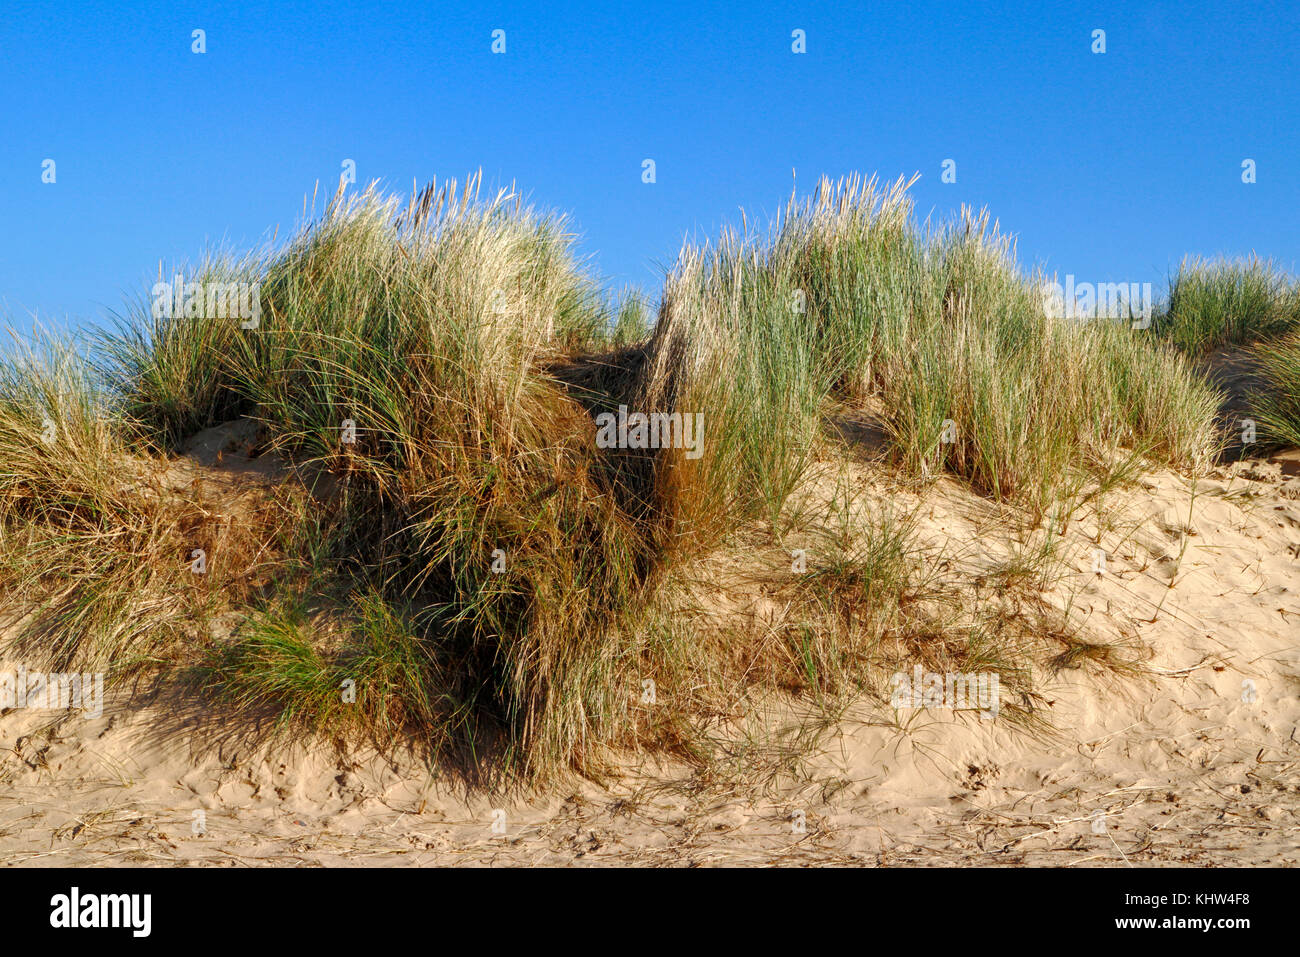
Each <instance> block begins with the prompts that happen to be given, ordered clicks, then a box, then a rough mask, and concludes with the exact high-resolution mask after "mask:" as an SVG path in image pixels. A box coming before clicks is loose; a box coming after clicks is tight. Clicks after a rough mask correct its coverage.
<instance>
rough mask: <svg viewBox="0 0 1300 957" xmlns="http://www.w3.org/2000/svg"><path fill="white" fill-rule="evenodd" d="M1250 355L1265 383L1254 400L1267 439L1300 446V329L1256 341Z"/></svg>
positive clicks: (1281, 443)
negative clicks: (1263, 388) (1272, 338)
mask: <svg viewBox="0 0 1300 957" xmlns="http://www.w3.org/2000/svg"><path fill="white" fill-rule="evenodd" d="M1253 357H1254V359H1255V361H1256V363H1257V364H1258V366H1257V367H1258V372H1259V375H1260V377H1261V378H1262V379H1263V380H1264V382H1265V385H1266V388H1265V390H1264V391H1263V392H1262V393H1261V394H1260V395H1258V396H1256V397H1255V398H1254V402H1253V404H1254V407H1255V412H1256V415H1257V416H1258V418H1259V421H1260V424H1261V425H1262V426H1263V427H1264V437H1265V439H1266V441H1270V442H1272V443H1276V444H1280V445H1290V446H1300V332H1293V333H1291V334H1290V335H1288V336H1284V337H1282V338H1279V339H1275V340H1272V341H1268V342H1261V343H1259V344H1257V345H1256V346H1255V348H1254V350H1253Z"/></svg>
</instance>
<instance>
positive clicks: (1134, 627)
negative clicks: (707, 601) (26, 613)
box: [0, 454, 1300, 867]
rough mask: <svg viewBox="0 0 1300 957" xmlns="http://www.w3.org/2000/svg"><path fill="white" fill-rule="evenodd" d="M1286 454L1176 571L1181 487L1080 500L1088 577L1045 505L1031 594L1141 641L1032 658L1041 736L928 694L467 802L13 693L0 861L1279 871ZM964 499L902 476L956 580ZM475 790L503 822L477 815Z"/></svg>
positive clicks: (966, 520) (1299, 759) (6, 734)
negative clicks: (1095, 563)
mask: <svg viewBox="0 0 1300 957" xmlns="http://www.w3.org/2000/svg"><path fill="white" fill-rule="evenodd" d="M1297 465H1300V462H1298V461H1297V459H1296V457H1295V456H1294V454H1293V455H1292V456H1290V457H1282V458H1280V459H1278V460H1275V461H1273V462H1272V463H1267V462H1262V461H1259V460H1250V461H1244V462H1240V463H1236V464H1234V465H1233V466H1231V467H1228V468H1223V469H1220V470H1217V471H1216V472H1215V473H1214V475H1213V476H1212V477H1211V478H1209V479H1206V480H1202V481H1201V482H1200V483H1199V485H1198V492H1197V497H1196V500H1195V505H1194V509H1193V511H1192V517H1191V523H1190V524H1191V527H1192V529H1193V531H1194V533H1195V534H1193V535H1190V536H1189V537H1188V538H1187V540H1186V541H1187V547H1186V551H1185V554H1184V555H1183V558H1182V561H1181V563H1179V562H1178V561H1177V556H1178V552H1179V550H1180V548H1181V546H1182V542H1183V538H1182V535H1181V532H1180V525H1181V524H1182V523H1184V522H1186V521H1187V516H1188V509H1189V501H1190V491H1189V489H1190V484H1189V480H1187V479H1185V478H1182V477H1179V476H1175V475H1172V474H1169V473H1162V474H1158V475H1153V476H1148V477H1147V479H1146V480H1145V481H1146V484H1147V486H1148V487H1139V488H1135V489H1127V490H1123V491H1121V492H1116V493H1112V494H1111V495H1110V496H1109V497H1108V498H1107V499H1106V500H1105V502H1104V514H1105V515H1106V517H1107V518H1108V519H1110V521H1111V522H1112V523H1113V525H1114V527H1113V528H1109V529H1106V530H1104V531H1103V534H1102V536H1101V543H1102V547H1104V548H1106V550H1107V552H1108V564H1107V574H1105V575H1102V576H1098V575H1096V574H1094V572H1093V569H1092V553H1093V549H1094V548H1095V547H1096V545H1095V544H1094V542H1093V541H1092V540H1091V539H1092V536H1093V535H1094V534H1095V533H1096V524H1095V519H1090V518H1089V517H1087V516H1083V517H1081V518H1080V519H1079V520H1078V521H1076V522H1075V523H1073V524H1072V526H1071V527H1070V529H1069V532H1068V535H1069V538H1068V542H1069V549H1070V555H1071V561H1072V567H1071V569H1070V573H1069V574H1068V575H1067V576H1066V579H1065V580H1064V581H1062V582H1061V583H1060V584H1058V585H1057V586H1056V587H1054V588H1053V589H1052V590H1051V592H1050V600H1051V601H1053V602H1055V603H1063V602H1065V601H1067V600H1069V599H1070V596H1071V595H1073V602H1074V606H1075V608H1076V609H1077V610H1078V613H1079V614H1078V619H1079V620H1082V621H1085V622H1086V625H1087V627H1088V628H1089V629H1091V630H1092V631H1093V632H1094V633H1095V634H1097V635H1098V636H1101V637H1103V638H1105V639H1106V640H1120V639H1123V638H1124V636H1130V638H1129V640H1130V641H1132V642H1134V643H1135V647H1139V648H1140V647H1141V646H1145V647H1146V648H1149V649H1150V652H1151V655H1150V656H1149V657H1145V660H1144V661H1143V664H1144V666H1145V668H1146V669H1148V673H1147V674H1146V675H1145V676H1144V677H1122V676H1116V675H1114V674H1107V673H1104V672H1101V671H1098V670H1096V669H1089V670H1085V669H1066V670H1063V671H1061V672H1060V674H1059V675H1057V676H1055V677H1051V676H1040V687H1039V690H1040V691H1041V693H1042V694H1043V696H1044V699H1045V700H1046V702H1048V703H1049V705H1050V706H1049V707H1048V708H1047V710H1048V712H1049V718H1050V720H1051V722H1052V723H1053V725H1054V726H1055V727H1056V728H1057V730H1058V735H1057V736H1056V737H1055V738H1050V737H1048V738H1044V737H1036V736H1031V735H1027V734H1025V733H1023V732H1020V731H1017V730H1015V729H1013V728H1011V727H1009V726H1007V725H1006V724H1005V723H1004V722H1003V721H1001V720H999V721H997V722H991V723H990V722H983V721H980V720H978V719H977V718H974V717H965V716H960V717H954V716H953V714H952V713H951V712H945V711H932V712H927V713H924V714H921V715H920V716H919V717H918V718H916V720H913V721H912V722H911V724H910V725H909V726H908V730H907V731H906V732H900V731H899V730H897V728H896V727H890V726H886V724H884V723H882V721H881V720H879V719H882V718H883V719H889V718H890V716H888V715H882V714H881V713H880V712H879V711H877V712H875V713H874V714H873V713H871V712H870V711H868V710H866V709H859V711H858V712H855V713H853V714H851V715H850V717H849V718H848V719H846V720H845V721H844V723H843V724H842V725H841V726H840V727H839V728H838V729H837V730H836V731H835V732H834V733H832V734H831V735H829V736H828V737H827V738H826V740H824V741H823V742H822V743H821V745H820V747H819V748H818V750H817V752H816V753H815V754H814V755H813V756H812V757H811V758H809V759H808V760H807V761H806V762H805V763H804V765H803V767H802V773H803V774H804V776H803V777H797V776H792V775H786V776H783V777H781V778H780V779H776V780H770V781H767V782H756V781H754V780H752V778H753V777H754V776H753V775H749V776H744V777H746V780H737V781H734V782H731V783H727V782H725V781H722V780H714V781H711V782H704V781H701V780H699V779H698V778H693V777H692V776H691V775H690V774H689V773H688V772H687V771H685V770H683V769H680V768H673V767H670V766H665V767H652V766H648V765H641V766H639V767H634V766H632V765H637V764H639V763H640V759H637V758H632V757H629V758H628V764H629V766H628V767H627V768H626V769H625V773H624V774H622V775H620V776H617V777H616V778H613V779H611V780H607V781H605V782H604V783H603V784H600V785H598V784H596V783H593V782H589V781H575V782H572V783H570V784H568V785H566V786H564V787H562V788H561V789H558V790H555V791H553V792H551V793H549V794H547V795H545V796H540V797H539V796H537V795H531V796H529V795H517V796H515V797H513V798H502V797H496V798H493V797H491V796H486V795H481V794H479V795H470V796H468V797H467V796H466V794H465V793H464V790H463V789H462V788H461V787H459V786H457V785H456V784H455V783H454V782H451V781H448V780H445V779H443V780H434V779H432V778H431V777H430V776H429V774H428V773H427V772H426V771H424V770H423V768H422V767H420V766H419V765H418V764H416V763H415V762H408V763H405V764H403V765H401V766H394V765H392V764H390V763H388V762H386V761H383V760H380V759H378V758H375V757H374V756H369V757H357V758H355V759H353V760H343V759H340V758H339V757H338V756H337V754H336V752H335V749H334V748H333V747H332V746H331V745H330V744H329V743H328V742H322V743H320V744H318V745H317V746H315V747H314V749H313V750H312V752H311V753H303V752H302V750H301V749H300V750H298V751H297V752H295V753H293V754H282V755H280V756H278V757H276V758H274V759H266V758H265V757H258V756H257V755H256V754H255V753H254V752H253V750H252V749H251V748H250V747H249V746H247V745H241V744H239V743H236V742H235V741H232V740H225V741H223V740H222V739H221V738H220V736H218V735H217V734H216V733H215V732H214V731H213V730H212V729H206V728H205V729H201V730H199V731H198V732H197V733H196V732H194V731H193V730H192V729H190V730H186V729H185V728H184V727H179V725H182V724H183V722H184V718H183V717H178V716H177V715H176V714H175V713H174V712H171V711H168V710H167V709H165V708H164V707H163V706H162V705H160V704H155V705H153V706H148V707H142V706H141V705H140V703H139V702H138V701H137V702H136V704H135V705H134V706H133V707H130V708H127V707H123V706H122V704H121V702H120V700H118V701H113V702H110V707H109V708H108V709H107V710H106V711H105V713H104V715H103V716H102V717H101V718H98V719H88V718H84V717H81V716H67V715H64V714H61V713H58V712H51V711H39V712H38V711H26V710H18V711H11V712H9V713H8V714H5V715H4V716H3V717H0V862H3V863H7V864H23V865H28V866H39V865H117V864H126V865H131V864H134V865H166V864H178V863H185V864H206V865H255V864H277V865H298V864H302V865H453V864H460V865H465V864H471V865H489V864H496V865H521V866H528V865H554V864H574V863H577V864H605V865H619V864H634V865H642V864H644V865H699V864H720V865H752V864H774V863H775V864H837V863H860V864H867V865H882V864H883V865H891V866H892V865H944V864H975V865H1057V866H1075V865H1082V866H1119V867H1123V866H1125V865H1126V864H1131V865H1152V864H1171V865H1179V864H1181V865H1249V864H1268V865H1287V864H1295V863H1296V862H1297V860H1298V859H1300V818H1298V816H1297V809H1298V808H1300V738H1298V737H1297V724H1298V723H1300V500H1298V499H1297V496H1298V495H1300V480H1298V479H1296V478H1295V477H1294V474H1295V472H1296V471H1297V470H1298V469H1297ZM864 468H865V467H864ZM860 477H861V479H862V481H864V482H869V481H870V476H869V475H868V474H867V473H865V472H864V473H863V474H862V475H861V476H860ZM987 513H988V509H987V508H986V507H985V505H984V503H981V502H980V501H978V500H976V499H974V498H973V496H970V495H969V494H967V493H964V492H962V491H960V490H959V489H957V488H956V487H955V486H954V485H953V484H951V483H947V482H944V483H940V484H939V485H937V486H935V487H933V488H932V489H931V490H930V491H929V492H928V493H926V498H925V512H924V516H925V517H924V523H923V526H922V532H923V533H924V535H925V536H926V537H927V539H928V540H931V541H933V542H934V543H935V544H936V547H937V546H939V545H942V544H943V543H944V542H958V543H961V544H962V545H963V546H964V550H963V558H962V559H961V561H962V562H963V563H964V564H965V565H966V566H967V567H966V568H965V571H966V572H967V573H970V572H971V570H972V568H974V569H977V568H978V566H979V564H980V562H992V561H994V560H995V559H996V558H997V557H998V556H999V555H1000V554H1005V548H1006V543H1005V539H1004V538H1003V537H1000V536H999V535H998V534H996V533H995V531H994V530H992V526H990V525H989V524H987V523H986V522H982V520H977V518H976V517H973V516H980V515H986V514H987ZM1175 567H1176V575H1175V577H1174V579H1173V580H1174V583H1175V584H1174V587H1173V588H1172V589H1170V588H1169V587H1168V583H1169V580H1170V575H1171V574H1173V573H1174V570H1175ZM752 598H753V607H752V608H750V609H748V610H747V613H750V614H754V615H762V614H764V613H765V612H764V610H763V602H764V599H763V597H762V596H761V594H755V595H753V596H752ZM1162 603H1163V607H1161V608H1160V610H1159V612H1158V613H1157V612H1156V609H1157V607H1158V606H1161V604H1162ZM1153 618H1154V620H1152V619H1153ZM13 665H14V663H12V662H10V663H7V664H3V665H0V668H12V667H13ZM1246 679H1249V680H1251V681H1253V682H1254V695H1253V700H1249V699H1251V697H1252V695H1251V694H1249V693H1246V694H1245V695H1243V681H1245V680H1246ZM1245 688H1246V689H1247V691H1248V689H1249V686H1245ZM1243 697H1244V698H1245V699H1248V700H1243ZM873 722H874V723H873ZM42 728H43V729H44V730H42ZM497 808H500V809H502V810H504V811H505V834H504V835H498V834H494V833H493V829H492V825H493V811H494V809H497ZM196 810H202V811H203V812H204V814H205V816H206V820H205V825H206V827H205V832H204V833H202V834H196V833H194V830H195V827H194V825H195V816H194V813H193V812H194V811H196ZM1097 812H1101V814H1102V815H1103V816H1104V820H1103V822H1102V823H1103V824H1104V826H1101V825H1100V824H1098V822H1097V819H1096V814H1097ZM800 820H802V821H803V822H804V825H805V827H804V831H803V832H802V833H801V832H800V831H799V829H798V825H799V821H800Z"/></svg>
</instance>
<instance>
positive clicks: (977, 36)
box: [0, 0, 1300, 325]
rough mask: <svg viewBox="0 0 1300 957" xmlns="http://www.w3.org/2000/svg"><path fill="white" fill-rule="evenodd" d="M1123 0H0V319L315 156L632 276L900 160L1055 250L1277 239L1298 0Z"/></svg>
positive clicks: (1027, 259) (652, 276) (108, 303)
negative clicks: (497, 38)
mask: <svg viewBox="0 0 1300 957" xmlns="http://www.w3.org/2000/svg"><path fill="white" fill-rule="evenodd" d="M1138 6H1139V7H1140V9H1134V8H1132V5H1130V4H1127V3H1115V4H1077V5H1075V4H1058V3H1050V2H1049V3H1041V4H1040V3H1025V4H1014V3H989V4H963V3H941V4H931V3H924V2H922V3H898V4H893V3H888V4H887V3H876V2H873V3H869V4H868V3H846V4H834V5H832V4H825V5H823V4H799V3H790V4H763V3H754V2H747V3H736V4H726V5H715V4H710V3H701V2H693V3H666V4H623V3H611V4H604V3H571V2H565V0H547V2H542V3H535V4H528V5H524V4H500V3H490V2H489V3H478V2H473V3H458V4H443V3H438V2H427V0H426V2H417V3H404V2H400V0H393V2H387V3H348V4H343V3H337V4H307V3H274V4H252V3H228V4H226V3H189V2H157V3H135V4H133V3H130V2H111V3H70V4H61V3H55V2H41V3H32V2H26V0H16V2H15V0H6V3H5V5H4V9H3V13H2V15H0V89H3V91H4V97H3V102H2V103H0V117H3V122H2V123H0V223H3V227H4V228H3V229H0V319H7V320H8V321H10V322H13V323H14V324H15V325H26V324H27V322H28V321H29V319H28V313H29V312H33V311H34V312H36V313H37V314H38V315H39V316H40V317H41V318H42V319H43V320H44V321H47V322H54V323H55V324H62V323H63V322H64V321H68V322H71V323H72V324H77V325H80V324H85V323H94V322H97V321H99V320H100V318H101V317H102V315H103V313H104V310H105V309H106V308H117V307H119V306H120V305H121V303H122V299H123V297H124V295H126V294H134V293H137V292H139V291H140V290H142V289H143V288H144V287H145V285H146V283H147V282H148V281H150V277H151V276H152V275H153V274H154V273H155V272H156V269H157V263H158V261H159V259H165V260H167V261H168V262H171V261H174V260H177V259H193V258H195V257H197V255H198V254H199V253H200V252H201V251H202V249H203V248H204V247H205V245H207V244H209V243H221V242H224V243H226V244H230V245H234V246H236V247H240V246H250V245H256V244H259V243H260V242H262V241H264V240H265V239H266V238H268V237H269V235H270V231H271V230H272V229H273V228H274V227H276V226H277V225H278V226H279V227H280V230H281V235H283V234H284V232H285V230H286V229H288V228H291V227H292V226H293V225H294V224H295V222H296V221H297V220H298V218H299V216H300V214H301V210H302V203H303V198H304V196H306V195H310V193H311V191H312V188H313V185H314V184H315V183H316V182H317V181H320V182H321V184H322V187H323V188H324V189H328V188H330V187H332V186H333V185H334V184H335V183H337V180H338V175H339V172H340V168H341V167H340V164H341V163H342V161H343V160H344V159H353V160H355V161H356V164H357V178H358V180H359V181H360V182H363V183H364V182H366V181H369V180H371V179H378V180H380V181H381V182H382V183H384V184H386V185H387V186H389V187H392V188H394V189H398V190H401V191H403V192H406V191H408V190H409V189H410V184H411V181H412V179H418V180H419V181H420V182H421V183H422V184H423V183H424V182H425V181H427V180H428V179H429V177H431V176H434V175H436V176H437V177H438V178H439V179H442V178H444V177H448V176H458V177H461V176H463V175H464V174H465V173H466V172H467V171H470V170H474V169H477V168H480V167H481V168H482V169H483V171H484V178H485V180H486V181H488V182H489V183H491V182H506V183H508V182H510V181H515V182H516V183H517V184H518V185H519V187H520V188H521V189H522V190H523V191H524V192H526V193H527V194H528V195H529V197H530V198H531V199H532V200H533V202H535V203H536V204H538V205H540V206H545V207H552V208H556V209H560V210H565V211H568V212H569V213H571V215H572V217H573V221H574V223H575V225H576V226H577V228H578V229H579V231H580V232H581V234H582V246H581V248H582V249H583V251H584V252H586V253H588V254H590V255H591V256H592V257H593V264H594V266H595V268H596V269H597V270H598V272H599V273H600V274H601V275H602V276H603V277H604V278H605V279H606V281H607V282H608V283H609V284H610V285H612V286H618V285H621V284H623V283H635V284H638V285H640V286H642V287H644V288H645V289H646V290H647V291H648V292H649V293H650V294H651V295H655V294H657V292H658V288H659V280H660V276H661V272H660V264H663V263H668V262H671V261H672V259H673V258H674V256H675V254H676V251H677V249H678V248H679V246H680V244H681V241H682V239H683V237H684V236H687V235H694V236H701V237H703V236H706V235H712V234H715V233H716V231H717V229H718V227H719V226H720V225H721V224H722V223H724V222H729V221H733V220H734V219H735V218H736V215H737V209H738V208H739V207H741V206H744V207H745V208H746V209H747V210H749V211H750V212H751V214H754V213H757V214H759V215H762V214H766V213H770V212H773V211H775V210H776V209H777V208H778V206H779V205H780V203H781V202H782V200H783V199H784V198H785V197H786V196H787V195H788V193H789V190H790V185H791V170H792V169H793V170H795V171H797V176H798V181H799V183H800V184H801V186H802V187H803V188H807V187H811V185H812V184H813V183H814V182H815V180H816V178H817V177H818V176H819V175H821V174H823V173H825V174H829V175H830V176H832V177H837V176H840V175H842V174H845V173H848V172H851V171H855V170H858V171H863V172H866V173H871V172H879V173H880V174H881V175H882V176H883V177H888V178H893V177H895V176H897V175H899V174H904V173H911V172H913V171H919V172H920V173H921V174H922V179H921V181H920V183H918V185H917V186H916V187H914V193H913V195H914V197H915V200H916V202H917V208H918V211H919V212H920V213H921V215H922V216H925V215H926V214H930V213H933V214H934V215H935V216H937V217H940V218H942V217H946V216H948V215H950V213H951V212H952V211H954V210H956V209H957V208H958V207H959V206H960V205H961V204H962V203H968V204H973V205H976V206H988V207H989V208H990V210H991V211H992V213H993V215H994V216H995V217H997V218H998V219H999V220H1000V221H1001V223H1002V225H1003V227H1004V228H1005V229H1008V230H1010V231H1012V232H1014V233H1016V234H1017V235H1018V236H1019V252H1020V258H1021V261H1022V262H1023V263H1025V264H1026V265H1030V264H1035V263H1037V264H1044V265H1046V266H1047V267H1049V268H1050V269H1052V270H1055V271H1057V272H1058V273H1059V274H1060V275H1061V276H1062V277H1064V275H1065V274H1066V273H1067V272H1069V273H1073V274H1075V276H1076V277H1078V278H1079V279H1080V280H1089V281H1153V282H1163V279H1164V277H1165V275H1166V273H1167V271H1168V269H1169V268H1170V266H1171V265H1172V264H1174V263H1176V262H1177V260H1178V259H1179V258H1180V257H1181V256H1182V255H1183V254H1184V253H1199V254H1216V253H1227V254H1245V253H1249V252H1250V251H1252V250H1255V251H1258V252H1259V253H1260V254H1262V255H1267V256H1272V257H1275V258H1277V259H1279V260H1281V261H1282V262H1283V263H1284V264H1285V265H1286V266H1288V267H1289V268H1294V267H1295V265H1296V263H1297V261H1298V260H1300V228H1298V227H1300V116H1298V115H1297V114H1298V111H1300V6H1298V5H1297V4H1296V3H1294V2H1292V3H1285V4H1284V3H1278V4H1270V3H1260V4H1255V3H1242V2H1239V0H1238V2H1233V3H1222V4H1217V3H1215V4H1211V3H1199V2H1198V3H1190V2H1178V3H1168V4H1159V5H1155V4H1153V5H1145V4H1143V5H1138ZM498 28H499V29H503V30H505V31H506V53H505V54H502V55H497V54H493V53H492V52H491V42H492V37H491V34H492V31H493V30H494V29H498ZM194 29H203V30H205V31H206V42H207V52H206V53H204V54H202V55H199V54H194V53H192V52H191V31H192V30H194ZM795 29H802V30H804V31H806V35H807V53H805V54H801V55H800V54H795V53H792V52H791V43H792V40H791V32H792V31H793V30H795ZM1094 29H1104V30H1105V31H1106V47H1107V49H1106V52H1105V53H1104V54H1100V55H1098V54H1094V53H1092V52H1091V45H1092V37H1091V33H1092V31H1093V30H1094ZM47 158H52V159H54V160H55V162H56V164H57V165H56V175H57V182H56V183H54V184H52V185H50V184H44V183H42V182H41V171H42V161H43V160H45V159H47ZM646 158H652V159H654V160H655V162H656V165H657V179H658V181H657V182H656V183H655V184H653V185H646V184H644V183H642V181H641V163H642V160H643V159H646ZM949 158H951V159H953V160H955V161H956V164H957V182H956V183H955V184H944V183H941V182H940V174H941V164H942V162H943V160H945V159H949ZM1245 158H1251V159H1254V160H1255V161H1256V163H1257V178H1258V182H1256V183H1255V184H1253V185H1246V184H1243V183H1242V182H1241V162H1242V160H1243V159H1245Z"/></svg>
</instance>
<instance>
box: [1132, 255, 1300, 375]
mask: <svg viewBox="0 0 1300 957" xmlns="http://www.w3.org/2000/svg"><path fill="white" fill-rule="evenodd" d="M1154 325H1155V331H1156V334H1157V335H1159V336H1161V337H1162V338H1164V339H1167V340H1168V341H1169V342H1171V343H1173V345H1174V346H1176V347H1177V348H1178V349H1180V350H1181V351H1183V352H1185V353H1187V354H1189V355H1193V356H1199V355H1203V354H1205V353H1206V352H1209V351H1210V350H1212V349H1217V348H1221V347H1223V346H1233V345H1242V344H1246V343H1250V342H1255V341H1258V340H1261V339H1271V338H1276V337H1279V336H1282V335H1285V334H1286V333H1288V332H1290V331H1291V330H1293V329H1295V328H1296V327H1297V326H1298V325H1300V285H1297V284H1295V283H1294V281H1293V280H1292V279H1291V278H1290V277H1289V276H1288V275H1287V274H1286V272H1284V271H1283V270H1282V269H1281V268H1279V267H1278V266H1277V265H1276V264H1274V263H1273V262H1271V261H1269V260H1264V259H1259V258H1258V257H1251V258H1249V259H1243V260H1226V259H1218V260H1206V259H1184V260H1183V262H1182V263H1181V264H1180V265H1179V267H1178V271H1177V273H1175V274H1174V277H1173V278H1172V279H1171V280H1170V283H1169V304H1168V308H1167V309H1166V310H1165V312H1164V314H1163V315H1160V316H1157V317H1156V320H1155V324H1154Z"/></svg>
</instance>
